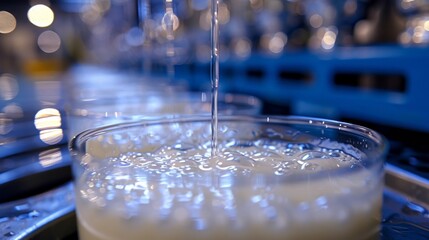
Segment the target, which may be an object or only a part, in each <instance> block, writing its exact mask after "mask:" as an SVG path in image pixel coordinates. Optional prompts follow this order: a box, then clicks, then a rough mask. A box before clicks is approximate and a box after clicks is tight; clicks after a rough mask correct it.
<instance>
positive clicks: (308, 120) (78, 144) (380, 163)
mask: <svg viewBox="0 0 429 240" xmlns="http://www.w3.org/2000/svg"><path fill="white" fill-rule="evenodd" d="M223 121H226V122H234V121H235V122H240V121H245V122H248V123H252V122H253V123H267V124H286V123H287V124H288V125H285V126H292V125H303V126H313V127H318V128H319V127H320V129H322V128H323V129H333V130H338V131H341V132H344V133H349V134H354V135H356V134H357V135H358V136H360V137H364V138H365V139H371V140H372V141H373V142H374V143H375V144H376V146H375V148H374V150H371V151H370V152H371V158H364V159H366V160H364V161H365V162H367V161H368V162H367V163H366V164H365V167H364V169H374V170H371V172H373V174H376V177H382V176H383V174H382V173H383V169H384V159H385V157H386V155H387V151H388V148H389V143H388V141H387V139H386V138H385V137H384V136H383V135H381V134H379V133H378V132H376V131H374V130H372V129H370V128H367V127H364V126H361V125H356V124H351V123H346V122H341V121H336V120H330V119H324V118H315V117H307V116H294V115H288V116H281V115H271V116H267V115H256V116H255V115H235V116H228V115H222V116H219V122H223ZM192 122H200V123H201V122H207V123H208V124H209V123H211V116H207V115H193V116H183V117H179V118H177V117H174V118H158V119H147V120H139V121H133V122H125V123H117V124H112V125H108V126H103V127H99V128H94V129H88V130H85V131H83V132H81V133H79V134H77V135H76V136H74V137H73V138H72V139H71V141H70V142H69V151H70V152H71V153H72V156H77V155H79V154H82V153H83V151H82V147H84V143H85V142H86V141H87V140H89V139H91V138H94V137H98V136H100V135H103V134H105V133H109V132H114V131H116V130H126V129H129V128H135V127H147V126H156V125H160V124H177V123H192ZM356 170H357V171H359V170H358V169H356ZM354 171H355V170H351V169H350V168H346V167H341V168H338V169H335V170H332V169H324V170H319V171H318V172H312V173H307V174H292V175H275V176H274V175H273V174H267V173H265V172H260V173H256V176H260V177H263V178H264V179H266V180H267V181H270V182H272V183H276V182H277V183H284V181H286V180H287V181H291V183H293V182H302V181H305V180H306V179H307V178H308V174H311V177H312V179H313V180H315V179H325V178H326V177H328V178H329V177H333V176H347V175H349V174H351V172H354ZM238 179H239V180H237V183H238V184H241V183H240V182H241V180H240V178H238ZM313 180H312V181H313ZM243 181H244V180H243ZM242 184H246V181H244V183H242Z"/></svg>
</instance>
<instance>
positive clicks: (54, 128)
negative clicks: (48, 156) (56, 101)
mask: <svg viewBox="0 0 429 240" xmlns="http://www.w3.org/2000/svg"><path fill="white" fill-rule="evenodd" d="M34 125H35V126H36V128H37V130H39V131H40V140H42V141H43V142H44V143H46V144H50V145H53V144H57V143H59V142H60V141H61V140H62V139H63V130H62V129H61V114H60V112H59V111H58V110H57V109H55V108H45V109H42V110H40V111H39V112H37V113H36V116H35V118H34Z"/></svg>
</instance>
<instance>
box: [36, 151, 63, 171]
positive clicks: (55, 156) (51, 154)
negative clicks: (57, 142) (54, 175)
mask: <svg viewBox="0 0 429 240" xmlns="http://www.w3.org/2000/svg"><path fill="white" fill-rule="evenodd" d="M62 160H63V155H62V153H61V149H59V148H54V149H49V150H46V151H43V152H41V153H39V161H40V165H42V166H43V167H49V166H52V165H55V164H57V163H59V162H61V161H62Z"/></svg>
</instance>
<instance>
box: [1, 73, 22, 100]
mask: <svg viewBox="0 0 429 240" xmlns="http://www.w3.org/2000/svg"><path fill="white" fill-rule="evenodd" d="M18 92H19V88H18V82H17V80H16V77H15V76H14V75H12V74H8V73H5V74H2V75H0V98H1V100H6V101H8V100H12V99H14V98H15V97H16V95H17V94H18Z"/></svg>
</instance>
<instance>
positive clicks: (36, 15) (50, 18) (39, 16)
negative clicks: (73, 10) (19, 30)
mask: <svg viewBox="0 0 429 240" xmlns="http://www.w3.org/2000/svg"><path fill="white" fill-rule="evenodd" d="M27 17H28V20H30V22H31V23H32V24H34V25H35V26H37V27H48V26H50V25H51V24H52V23H53V22H54V12H53V11H52V9H51V8H49V7H48V6H46V5H44V4H37V5H34V6H33V7H31V8H30V10H28V13H27Z"/></svg>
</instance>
